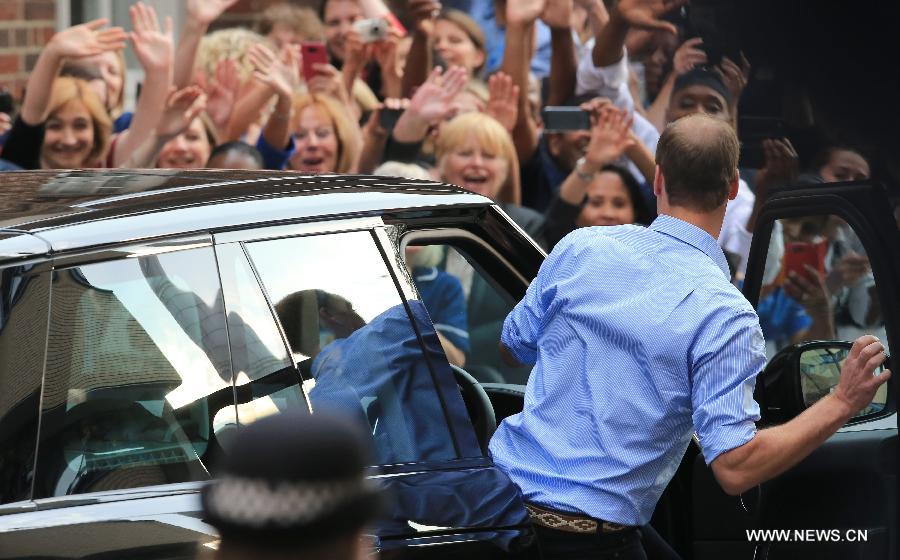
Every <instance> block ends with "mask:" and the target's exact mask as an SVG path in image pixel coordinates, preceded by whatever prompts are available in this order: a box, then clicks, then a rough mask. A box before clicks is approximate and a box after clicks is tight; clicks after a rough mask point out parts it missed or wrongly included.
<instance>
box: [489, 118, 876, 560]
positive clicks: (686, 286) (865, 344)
mask: <svg viewBox="0 0 900 560" xmlns="http://www.w3.org/2000/svg"><path fill="white" fill-rule="evenodd" d="M656 157H657V164H658V165H657V168H656V177H655V180H654V184H653V189H654V192H655V194H656V196H657V199H658V210H659V217H658V218H657V219H656V220H655V221H654V222H653V224H651V225H650V227H648V228H644V227H641V226H633V225H627V226H616V227H590V228H581V229H578V230H576V231H575V232H573V233H571V234H569V235H568V236H566V237H565V238H563V240H562V241H560V242H559V243H558V244H557V245H556V247H555V248H554V249H553V251H552V252H551V253H550V255H549V256H548V257H547V259H546V260H545V261H544V263H543V264H542V265H541V269H540V271H539V273H538V275H537V278H535V280H534V281H533V282H532V283H531V285H530V286H529V287H528V291H527V292H526V295H525V297H524V298H523V299H522V301H521V302H519V304H518V305H516V307H515V308H514V309H513V310H512V312H511V313H510V314H509V316H508V317H507V318H506V321H505V323H504V325H503V334H502V338H501V343H502V344H501V352H502V353H504V354H505V355H506V357H507V358H508V360H509V361H513V362H518V363H520V364H534V369H533V370H532V372H531V376H530V377H529V379H528V385H527V388H526V392H525V405H524V408H523V411H522V412H521V413H519V414H516V415H513V416H510V417H509V418H507V419H505V420H504V421H503V423H502V424H501V425H500V426H499V427H498V428H497V431H496V433H495V434H494V437H493V438H492V440H491V443H490V451H491V455H492V457H493V459H494V462H495V463H496V464H497V466H499V467H500V468H501V469H502V470H503V471H504V472H506V473H507V474H508V475H509V476H510V478H511V479H512V480H513V481H514V482H515V483H516V484H518V486H519V488H520V489H521V490H522V493H523V495H524V498H525V500H526V503H527V505H528V509H529V512H530V513H531V517H532V521H533V522H534V524H535V526H536V531H537V535H538V543H539V545H540V548H541V552H542V555H543V558H545V559H556V558H560V559H562V558H566V559H568V560H578V559H580V558H585V559H587V558H591V559H593V560H597V559H606V558H609V559H612V558H617V559H619V560H627V559H632V558H633V559H645V558H646V556H645V553H644V549H643V547H642V544H641V533H640V530H639V527H642V526H644V525H646V524H647V523H648V522H649V521H650V517H651V515H652V513H653V510H654V508H655V507H656V503H657V501H658V500H659V497H660V496H661V495H662V492H663V490H665V488H666V486H667V485H668V484H669V481H670V480H671V479H672V476H673V475H674V474H675V471H676V469H677V468H678V465H679V464H680V462H681V459H682V457H683V455H684V452H685V450H686V449H687V446H688V443H689V442H690V439H691V434H692V433H694V432H696V433H697V435H698V437H699V441H700V446H701V448H702V452H703V456H704V458H705V460H706V462H707V464H709V465H710V466H711V468H712V471H713V474H714V475H715V477H716V479H717V480H718V481H719V483H720V485H721V486H722V488H723V489H724V490H725V491H726V492H728V493H729V494H732V495H736V494H739V493H742V492H744V491H746V490H748V489H750V488H752V487H753V486H755V485H757V484H759V483H760V482H762V481H765V480H768V479H770V478H772V477H774V476H776V475H778V474H780V473H782V472H784V471H785V470H787V469H789V468H791V467H792V466H793V465H795V464H796V463H797V462H799V461H800V460H802V459H803V458H804V457H806V456H807V455H808V454H809V453H811V452H812V451H813V450H814V449H815V448H816V447H817V446H818V445H820V444H821V443H822V442H824V441H825V440H826V439H827V438H828V437H829V436H830V435H831V434H833V433H834V432H835V431H837V429H838V428H839V427H841V426H842V425H843V424H844V422H846V421H847V419H849V418H850V417H851V416H852V415H853V414H854V413H856V412H857V411H858V410H860V409H862V408H863V407H864V406H867V405H868V404H869V403H870V402H871V399H872V397H873V396H874V394H875V390H876V389H877V388H878V387H879V386H880V385H881V384H882V383H884V382H885V381H886V380H887V376H885V375H879V376H878V377H875V376H873V372H874V370H875V369H876V368H877V367H878V366H879V365H880V364H881V363H882V362H883V361H884V347H883V346H882V344H881V343H880V342H878V340H877V339H876V338H875V337H872V336H863V337H860V338H859V339H857V341H856V343H855V344H854V345H853V349H852V350H851V352H850V357H849V358H848V360H847V362H846V363H845V364H844V366H843V367H842V370H841V379H840V383H839V384H838V386H837V388H836V389H835V391H834V392H833V393H831V394H830V395H828V396H827V397H825V398H823V399H822V400H820V401H819V402H817V403H816V404H815V405H813V406H812V407H810V408H809V409H807V410H806V411H805V412H803V413H802V414H800V415H799V416H797V417H796V418H795V419H793V420H791V421H790V422H788V423H786V424H783V425H781V426H778V427H775V428H769V429H765V430H759V431H757V430H756V425H755V422H756V421H757V420H759V406H758V405H757V404H756V402H754V400H753V390H754V386H755V381H756V375H757V374H758V373H759V372H760V371H761V370H762V369H763V367H765V364H766V357H765V350H764V341H763V336H762V332H761V330H760V326H759V318H758V317H757V315H756V312H755V311H754V309H753V307H752V306H751V305H750V303H749V302H748V301H747V300H746V299H745V298H744V297H743V295H742V294H741V293H740V291H738V290H737V288H735V287H734V286H733V285H732V284H731V282H730V281H729V274H728V265H727V263H726V261H725V256H724V254H723V252H722V250H721V248H720V247H719V245H718V244H717V243H716V235H717V234H718V233H719V230H720V229H721V226H722V219H723V217H724V216H725V211H726V210H725V206H726V203H727V201H728V200H729V199H733V198H734V197H735V196H736V195H737V189H738V178H737V160H738V140H737V136H736V135H735V132H734V129H733V127H732V126H731V125H730V124H729V123H727V122H725V121H723V120H720V119H714V118H711V117H708V116H705V115H690V116H686V117H683V118H681V119H678V120H676V121H675V122H673V123H672V124H670V125H669V126H668V127H667V128H666V130H665V132H664V133H663V134H662V136H661V137H660V141H659V147H658V149H657V154H656Z"/></svg>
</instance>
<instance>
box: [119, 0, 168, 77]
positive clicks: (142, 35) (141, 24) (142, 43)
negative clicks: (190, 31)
mask: <svg viewBox="0 0 900 560" xmlns="http://www.w3.org/2000/svg"><path fill="white" fill-rule="evenodd" d="M128 13H129V15H130V16H131V26H132V28H134V31H132V32H131V33H130V34H129V38H130V39H131V43H132V45H134V54H135V55H136V56H137V59H138V62H140V64H141V68H143V69H144V70H145V71H152V70H168V69H169V68H171V66H172V60H173V56H174V51H175V41H174V39H173V34H172V18H171V17H169V16H166V19H165V30H164V31H163V30H160V28H159V21H158V20H157V18H156V10H154V9H153V7H152V6H147V5H146V4H144V3H143V2H138V3H137V4H135V5H134V6H131V7H130V8H129V9H128Z"/></svg>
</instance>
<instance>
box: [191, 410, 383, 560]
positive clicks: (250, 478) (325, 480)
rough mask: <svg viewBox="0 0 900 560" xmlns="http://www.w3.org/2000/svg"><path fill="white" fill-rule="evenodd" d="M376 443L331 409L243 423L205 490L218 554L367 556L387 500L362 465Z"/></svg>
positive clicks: (350, 559) (261, 558)
mask: <svg viewBox="0 0 900 560" xmlns="http://www.w3.org/2000/svg"><path fill="white" fill-rule="evenodd" d="M369 446H370V442H369V441H368V439H367V438H366V436H365V434H363V433H362V432H361V431H360V430H359V429H358V428H357V427H356V425H354V424H353V423H352V422H350V421H348V420H346V419H344V418H341V417H337V416H333V415H328V414H321V413H317V414H314V415H308V414H299V413H285V414H278V415H275V416H269V417H267V418H264V419H262V420H260V421H258V422H255V423H253V424H250V425H249V426H244V427H242V428H241V431H240V432H239V433H238V435H237V437H236V438H235V441H234V445H233V447H232V448H231V449H230V453H229V454H228V456H227V458H226V459H225V462H224V465H223V474H222V476H221V478H219V479H218V480H216V481H213V482H212V483H210V484H209V485H208V486H207V487H206V488H204V490H203V510H204V519H205V520H206V521H208V522H209V523H210V524H212V525H213V526H215V527H216V529H218V530H219V533H220V535H221V543H220V544H219V547H218V551H217V553H216V558H217V559H218V560H245V559H246V560H275V559H281V558H285V559H286V558H291V559H296V560H325V559H328V560H362V559H363V558H366V556H367V553H368V551H367V546H366V542H365V539H364V538H363V533H362V530H363V527H364V526H365V525H366V524H367V523H369V522H370V521H372V520H373V519H374V518H375V516H376V515H377V513H378V512H379V511H380V509H381V507H382V498H381V494H380V493H379V491H378V490H377V489H376V487H375V486H374V485H373V483H372V482H371V481H369V480H368V479H366V477H365V474H364V471H365V467H366V465H369V464H371V461H370V460H369V459H370V458H369Z"/></svg>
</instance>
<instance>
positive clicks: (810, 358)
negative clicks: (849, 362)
mask: <svg viewBox="0 0 900 560" xmlns="http://www.w3.org/2000/svg"><path fill="white" fill-rule="evenodd" d="M851 347H852V343H850V342H843V341H836V340H829V341H815V342H804V343H801V344H795V345H793V346H788V347H787V348H784V349H783V350H781V351H780V352H778V353H777V354H776V355H775V356H774V357H773V358H772V359H771V360H770V361H769V365H768V366H767V367H766V369H765V370H764V371H763V373H762V374H760V377H759V380H758V381H757V391H756V395H755V396H756V398H757V402H759V404H760V408H761V410H762V416H763V420H764V421H765V422H766V423H767V424H780V423H783V422H787V421H788V420H790V419H791V418H793V417H795V416H797V415H798V414H800V413H801V412H803V411H804V410H806V409H807V408H809V407H811V406H812V405H813V404H815V403H816V401H818V400H819V399H821V398H822V397H824V396H825V395H828V394H829V393H831V392H832V391H833V390H834V389H835V387H837V385H838V381H840V378H841V366H843V364H844V361H845V360H846V359H847V356H849V355H850V348H851ZM885 368H886V365H882V366H881V367H879V369H878V370H876V372H875V374H876V375H878V374H880V373H881V372H882V371H884V369H885ZM887 395H888V391H887V384H885V385H882V386H881V387H880V388H879V389H878V391H877V392H876V393H875V398H874V399H872V402H871V403H870V404H869V406H867V407H865V408H863V409H862V410H860V411H859V412H858V413H857V414H856V415H855V416H853V417H852V418H851V420H854V421H856V420H862V419H867V418H870V417H873V416H877V415H878V414H880V413H881V412H882V411H883V410H884V409H885V407H886V406H887Z"/></svg>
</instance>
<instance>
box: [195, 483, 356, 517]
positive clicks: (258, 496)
mask: <svg viewBox="0 0 900 560" xmlns="http://www.w3.org/2000/svg"><path fill="white" fill-rule="evenodd" d="M371 491H372V487H371V483H370V482H369V481H367V480H365V479H362V480H359V479H353V480H339V481H334V482H318V483H302V482H286V481H283V482H278V483H271V482H268V481H266V480H262V479H253V478H244V477H236V476H225V477H222V478H221V479H219V480H218V481H217V482H214V483H213V486H212V488H210V489H209V493H208V496H207V503H208V505H209V508H210V510H212V511H213V512H215V514H216V515H217V516H218V517H219V518H220V519H221V520H222V521H225V522H228V523H232V524H235V525H242V526H245V527H254V528H260V527H266V526H271V525H275V526H279V527H290V526H294V525H304V524H308V523H311V522H313V521H316V520H318V519H320V518H322V517H324V516H326V515H328V514H330V513H332V512H334V511H335V510H336V509H337V508H338V507H339V506H341V505H342V504H344V503H345V502H347V501H348V500H350V499H352V498H356V497H358V496H361V495H363V494H365V493H368V492H371Z"/></svg>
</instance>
